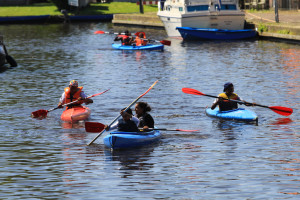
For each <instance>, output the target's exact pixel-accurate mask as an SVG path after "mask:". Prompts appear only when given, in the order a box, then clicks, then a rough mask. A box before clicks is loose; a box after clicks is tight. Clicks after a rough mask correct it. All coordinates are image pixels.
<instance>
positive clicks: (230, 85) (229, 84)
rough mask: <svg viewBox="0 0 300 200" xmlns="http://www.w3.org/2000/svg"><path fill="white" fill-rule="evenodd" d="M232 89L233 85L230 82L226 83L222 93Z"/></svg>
mask: <svg viewBox="0 0 300 200" xmlns="http://www.w3.org/2000/svg"><path fill="white" fill-rule="evenodd" d="M230 87H233V84H232V83H231V82H227V83H225V84H224V89H223V92H225V91H226V90H227V89H228V88H230Z"/></svg>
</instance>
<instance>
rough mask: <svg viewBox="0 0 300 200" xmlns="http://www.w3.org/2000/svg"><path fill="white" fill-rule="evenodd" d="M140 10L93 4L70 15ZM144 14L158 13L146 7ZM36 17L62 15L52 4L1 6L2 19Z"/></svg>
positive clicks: (125, 5)
mask: <svg viewBox="0 0 300 200" xmlns="http://www.w3.org/2000/svg"><path fill="white" fill-rule="evenodd" d="M139 11H140V8H139V6H138V5H137V4H136V3H128V2H112V3H98V4H96V3H95V4H91V5H90V6H89V7H87V8H84V9H82V10H79V11H77V10H74V11H73V12H71V13H70V14H74V13H76V14H79V15H101V14H118V13H139ZM144 12H145V13H147V12H157V6H156V5H147V6H145V5H144ZM36 15H62V14H61V13H60V11H59V10H58V9H57V7H56V6H55V5H53V4H52V3H38V4H33V5H30V6H1V7H0V17H14V16H36Z"/></svg>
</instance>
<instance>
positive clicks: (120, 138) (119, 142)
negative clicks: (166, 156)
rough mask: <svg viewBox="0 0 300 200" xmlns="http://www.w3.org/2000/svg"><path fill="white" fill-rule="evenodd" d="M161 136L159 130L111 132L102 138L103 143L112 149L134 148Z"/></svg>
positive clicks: (154, 140)
mask: <svg viewBox="0 0 300 200" xmlns="http://www.w3.org/2000/svg"><path fill="white" fill-rule="evenodd" d="M160 138H161V132H160V131H158V130H153V131H149V132H118V131H116V132H111V133H110V134H109V135H107V136H105V137H104V138H103V141H104V145H105V146H106V147H108V148H112V149H125V148H135V147H141V146H144V145H148V144H151V143H153V142H156V141H158V140H159V139H160Z"/></svg>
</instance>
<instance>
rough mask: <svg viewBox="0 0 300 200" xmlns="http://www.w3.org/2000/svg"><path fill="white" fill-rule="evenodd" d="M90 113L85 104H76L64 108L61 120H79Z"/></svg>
mask: <svg viewBox="0 0 300 200" xmlns="http://www.w3.org/2000/svg"><path fill="white" fill-rule="evenodd" d="M90 114H91V110H90V109H89V108H88V107H85V106H77V107H74V108H70V109H67V110H65V111H64V112H63V113H62V114H61V117H60V118H61V120H63V121H66V122H74V121H81V120H85V119H87V118H88V117H89V116H90Z"/></svg>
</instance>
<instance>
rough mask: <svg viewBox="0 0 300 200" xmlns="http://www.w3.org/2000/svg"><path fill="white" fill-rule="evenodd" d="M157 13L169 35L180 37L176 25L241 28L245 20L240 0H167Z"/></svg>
mask: <svg viewBox="0 0 300 200" xmlns="http://www.w3.org/2000/svg"><path fill="white" fill-rule="evenodd" d="M157 15H158V16H159V18H160V20H161V21H162V22H163V24H164V27H165V30H166V32H167V34H168V36H169V37H180V33H179V31H178V30H176V27H195V28H213V29H229V30H241V29H244V21H245V13H244V12H243V11H242V10H240V8H239V4H238V0H222V1H221V0H176V1H174V0H166V1H165V3H164V6H163V8H160V7H159V10H158V12H157Z"/></svg>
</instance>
